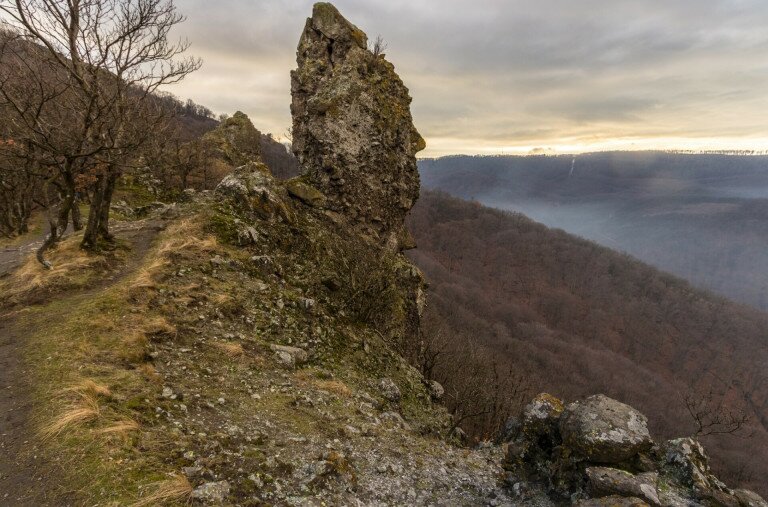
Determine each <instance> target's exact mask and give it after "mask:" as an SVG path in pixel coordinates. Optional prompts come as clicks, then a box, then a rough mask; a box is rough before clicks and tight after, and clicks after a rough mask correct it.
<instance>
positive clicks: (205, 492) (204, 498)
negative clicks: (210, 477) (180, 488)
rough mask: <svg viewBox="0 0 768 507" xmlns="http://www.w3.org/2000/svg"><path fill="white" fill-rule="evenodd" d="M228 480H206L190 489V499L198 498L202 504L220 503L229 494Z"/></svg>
mask: <svg viewBox="0 0 768 507" xmlns="http://www.w3.org/2000/svg"><path fill="white" fill-rule="evenodd" d="M229 490H230V486H229V482H227V481H219V482H206V483H205V484H203V485H201V486H198V487H197V488H195V489H194V491H192V495H191V497H192V499H193V500H198V501H200V502H202V503H203V504H206V505H210V504H214V505H217V504H222V503H223V502H224V500H226V498H227V495H229Z"/></svg>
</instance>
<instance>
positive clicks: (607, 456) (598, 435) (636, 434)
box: [560, 394, 653, 463]
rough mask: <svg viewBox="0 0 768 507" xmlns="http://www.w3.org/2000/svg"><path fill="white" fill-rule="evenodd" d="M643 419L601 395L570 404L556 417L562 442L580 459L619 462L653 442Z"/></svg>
mask: <svg viewBox="0 0 768 507" xmlns="http://www.w3.org/2000/svg"><path fill="white" fill-rule="evenodd" d="M647 424H648V420H647V418H646V417H645V416H644V415H643V414H641V413H640V412H638V411H637V410H635V409H634V408H632V407H630V406H629V405H625V404H624V403H621V402H618V401H616V400H613V399H611V398H609V397H607V396H604V395H602V394H598V395H595V396H590V397H589V398H587V399H586V400H583V401H577V402H574V403H571V404H570V405H568V406H567V407H566V408H565V411H564V412H563V415H562V417H561V418H560V434H561V436H562V439H563V445H565V446H566V447H567V448H569V449H570V450H572V451H573V452H574V454H576V455H577V456H578V457H581V458H583V459H586V460H589V461H592V462H597V463H621V462H622V461H625V460H627V459H630V458H632V457H633V456H635V455H636V454H637V453H639V452H641V451H644V450H647V449H649V448H650V447H651V446H652V445H653V441H652V440H651V435H650V434H649V433H648V426H647Z"/></svg>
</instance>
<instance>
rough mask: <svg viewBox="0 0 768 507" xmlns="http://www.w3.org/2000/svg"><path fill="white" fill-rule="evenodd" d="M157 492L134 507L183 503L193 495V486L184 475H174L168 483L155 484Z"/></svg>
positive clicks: (133, 506)
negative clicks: (174, 502)
mask: <svg viewBox="0 0 768 507" xmlns="http://www.w3.org/2000/svg"><path fill="white" fill-rule="evenodd" d="M154 486H155V490H154V491H153V492H152V493H151V494H150V495H149V496H147V497H145V498H142V499H141V500H139V501H138V502H136V503H134V504H133V505H132V507H146V506H150V505H152V506H154V505H162V504H164V503H167V502H173V501H176V502H178V501H183V500H186V499H188V498H189V495H191V494H192V485H191V484H190V483H189V481H188V480H187V478H186V477H184V476H183V475H174V476H173V477H172V478H171V479H168V480H167V481H160V482H157V483H155V484H154Z"/></svg>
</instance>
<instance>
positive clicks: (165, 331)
mask: <svg viewBox="0 0 768 507" xmlns="http://www.w3.org/2000/svg"><path fill="white" fill-rule="evenodd" d="M142 330H143V331H144V334H146V335H150V336H152V335H165V336H176V333H177V330H176V326H174V325H173V324H171V323H170V322H168V320H166V319H165V317H155V318H154V319H150V320H148V321H147V322H146V323H145V324H144V325H143V326H142Z"/></svg>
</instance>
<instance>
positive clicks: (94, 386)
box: [63, 379, 112, 397]
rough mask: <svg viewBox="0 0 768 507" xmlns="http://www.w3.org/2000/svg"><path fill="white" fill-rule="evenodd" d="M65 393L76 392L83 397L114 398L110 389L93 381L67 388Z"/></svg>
mask: <svg viewBox="0 0 768 507" xmlns="http://www.w3.org/2000/svg"><path fill="white" fill-rule="evenodd" d="M63 392H65V393H69V392H74V393H79V394H81V395H95V396H104V397H109V396H112V391H110V390H109V387H107V386H105V385H102V384H99V383H97V382H96V381H94V380H91V379H85V380H82V381H80V382H78V383H77V384H75V385H72V386H70V387H67V388H66V389H64V391H63Z"/></svg>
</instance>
